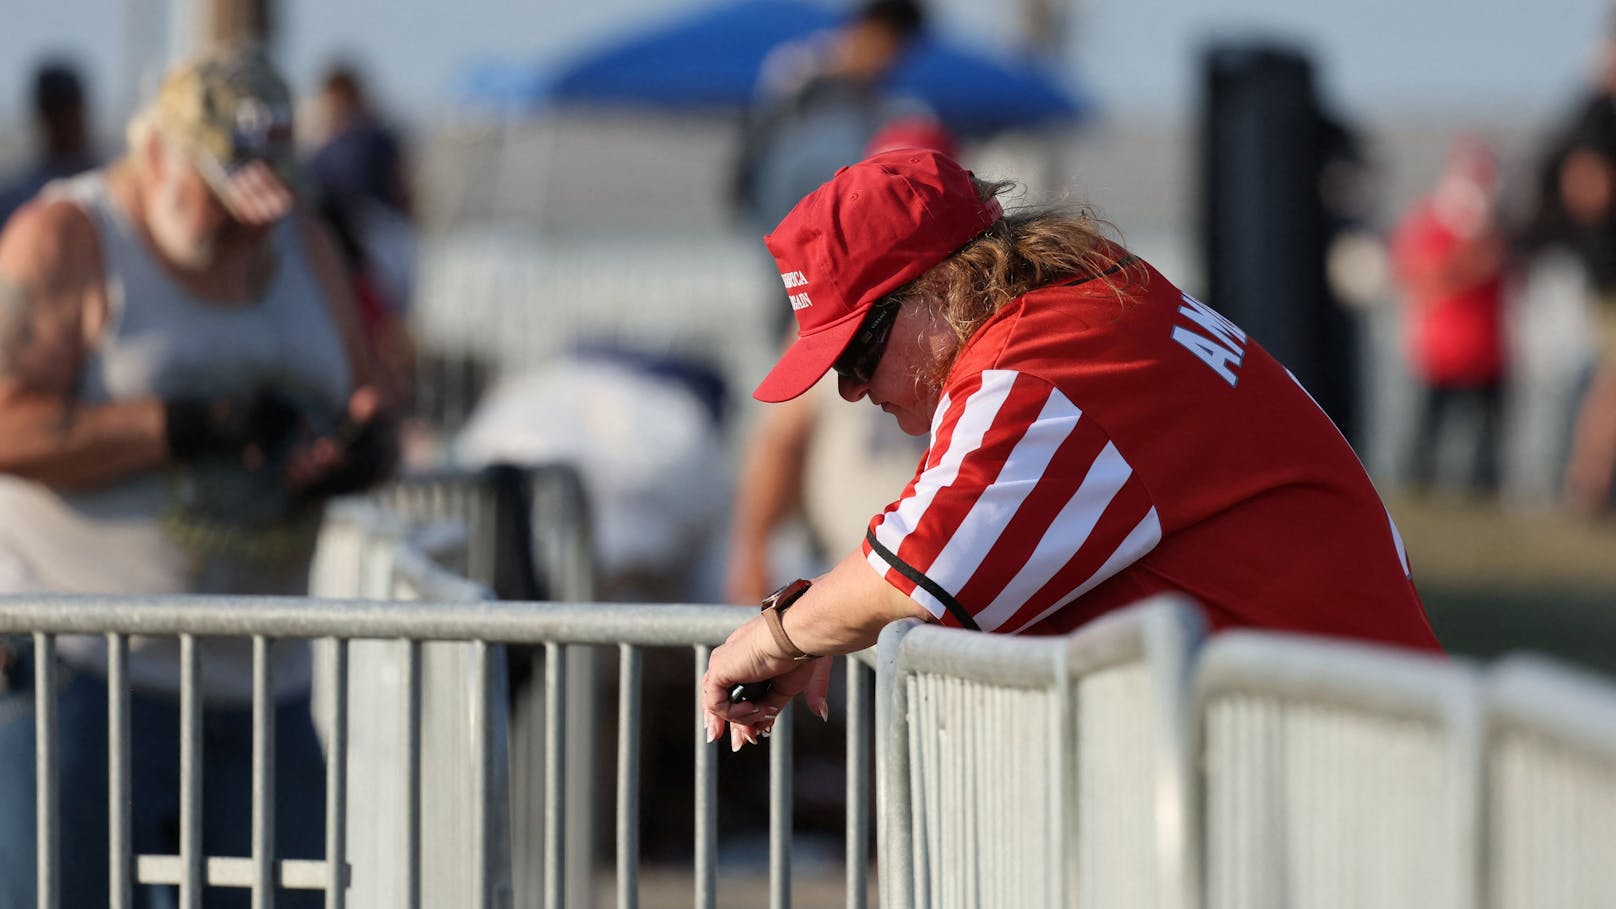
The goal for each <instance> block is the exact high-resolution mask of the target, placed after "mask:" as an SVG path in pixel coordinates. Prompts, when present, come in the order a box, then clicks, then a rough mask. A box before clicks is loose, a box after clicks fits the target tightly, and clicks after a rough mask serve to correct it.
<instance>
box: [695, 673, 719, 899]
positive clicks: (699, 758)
mask: <svg viewBox="0 0 1616 909" xmlns="http://www.w3.org/2000/svg"><path fill="white" fill-rule="evenodd" d="M712 651H713V649H712V648H711V647H708V646H706V645H700V646H697V647H696V909H713V903H714V898H715V897H716V895H717V882H716V881H715V880H714V874H713V865H714V860H715V857H716V853H717V852H718V849H717V838H718V830H717V828H718V799H717V798H716V796H715V790H716V789H717V788H718V763H717V762H716V761H714V760H713V747H712V746H711V745H709V744H708V743H707V723H706V717H705V716H704V715H703V714H702V711H701V677H702V676H703V675H706V674H707V658H708V656H710V655H711V654H712ZM723 740H724V738H723V736H722V735H721V736H719V741H720V742H722V741H723Z"/></svg>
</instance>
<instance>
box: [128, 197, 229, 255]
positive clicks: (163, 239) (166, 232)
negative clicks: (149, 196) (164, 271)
mask: <svg viewBox="0 0 1616 909" xmlns="http://www.w3.org/2000/svg"><path fill="white" fill-rule="evenodd" d="M146 229H147V230H148V231H149V232H150V233H151V236H152V239H153V240H154V241H155V242H156V243H157V248H158V250H159V251H161V252H162V254H163V255H164V256H165V257H167V258H168V259H169V261H171V262H173V263H174V264H175V265H178V266H179V267H180V268H183V269H186V270H188V271H202V270H203V269H206V268H207V267H208V266H210V265H212V264H213V261H214V259H215V258H216V257H217V256H218V253H219V243H218V237H217V235H212V234H210V235H209V236H208V237H207V238H206V239H205V240H202V241H190V240H187V239H185V238H183V237H181V236H179V233H180V231H179V230H178V229H177V228H176V227H175V226H174V223H173V214H172V206H171V204H170V200H169V199H168V198H167V197H166V196H165V194H163V193H161V192H160V193H159V199H158V204H157V205H154V206H152V209H151V212H150V214H149V215H148V216H147V219H146Z"/></svg>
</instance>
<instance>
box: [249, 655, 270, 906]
mask: <svg viewBox="0 0 1616 909" xmlns="http://www.w3.org/2000/svg"><path fill="white" fill-rule="evenodd" d="M272 673H273V669H272V668H271V666H270V661H269V639H268V638H266V637H264V636H263V635H254V636H253V739H252V742H253V744H252V747H253V752H252V862H253V868H252V906H253V909H274V906H275V858H276V856H275V695H274V687H273V683H274V679H273V678H272Z"/></svg>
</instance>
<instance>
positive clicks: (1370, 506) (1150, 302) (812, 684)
mask: <svg viewBox="0 0 1616 909" xmlns="http://www.w3.org/2000/svg"><path fill="white" fill-rule="evenodd" d="M1012 186H1013V184H1010V183H1004V182H997V183H995V182H984V181H982V180H978V179H976V178H975V177H974V176H972V175H971V174H970V173H968V172H967V171H965V170H964V169H962V168H961V167H960V166H959V165H958V164H956V163H955V162H954V161H953V160H951V159H949V158H947V157H945V156H943V155H941V154H938V153H937V152H933V151H923V150H920V149H897V150H893V151H889V152H885V153H882V154H878V155H875V156H873V157H871V158H868V159H866V160H865V161H863V162H861V163H859V164H855V165H853V166H851V167H848V168H844V169H843V170H841V171H839V172H838V173H837V175H836V176H835V177H834V178H833V179H832V180H831V181H830V182H828V183H826V184H825V185H824V186H821V187H820V188H819V189H817V190H815V191H814V192H813V193H812V194H810V195H809V196H808V197H807V198H805V199H803V200H802V202H801V203H799V204H798V205H797V207H796V208H795V209H793V210H792V212H791V213H790V214H789V215H787V216H786V218H785V220H784V221H782V222H781V224H780V226H779V227H778V228H776V229H775V231H774V232H773V233H772V234H770V235H769V236H768V237H767V238H766V240H765V242H766V243H767V245H768V247H769V250H770V252H772V253H773V254H774V257H775V259H776V261H777V262H778V264H779V267H780V272H781V277H782V280H783V281H784V282H785V284H786V287H787V289H788V292H789V294H790V295H791V305H792V309H793V310H794V312H795V315H796V318H797V323H798V337H797V340H796V342H795V343H794V344H792V346H791V347H790V348H788V349H787V350H786V352H785V353H784V354H783V355H782V356H781V358H780V360H779V362H778V363H777V364H776V365H775V367H774V368H773V370H772V371H770V373H769V374H768V376H767V377H765V378H764V380H763V382H762V383H761V384H760V385H759V386H758V388H757V390H756V392H755V396H756V397H757V398H758V399H760V400H763V401H768V402H779V401H785V400H789V399H791V398H794V397H796V396H797V395H800V394H802V393H803V392H805V391H807V390H808V389H809V388H810V387H811V386H812V385H813V384H814V383H815V382H816V381H818V379H819V378H820V376H822V375H824V374H825V373H826V372H828V371H830V370H832V369H834V370H835V371H836V372H837V374H838V381H839V383H840V391H841V395H842V397H843V398H845V399H847V400H848V401H850V402H857V401H860V400H862V399H864V398H869V399H870V402H871V403H873V404H874V405H876V406H878V407H880V408H881V409H882V410H884V411H886V412H887V413H889V414H891V415H892V416H893V418H894V419H896V420H897V422H898V425H899V426H901V427H902V428H903V429H904V430H905V431H906V432H908V433H910V434H912V435H929V437H930V446H929V448H928V450H927V452H926V454H925V455H924V456H923V457H922V459H921V462H920V464H919V465H918V467H917V469H916V473H915V476H914V479H913V480H911V481H910V483H909V485H908V486H907V488H905V489H903V490H902V491H901V492H899V493H898V498H897V500H896V501H895V502H893V503H892V504H891V505H889V506H887V508H886V510H884V511H883V512H882V513H881V514H878V515H876V516H875V517H874V519H873V520H871V522H870V525H869V528H868V531H867V532H866V534H865V537H864V541H863V543H862V545H860V546H859V547H858V548H857V549H855V550H854V551H853V552H852V553H850V554H849V555H848V556H847V557H846V558H845V559H843V560H842V561H841V562H840V563H839V564H838V565H837V566H836V567H835V568H833V569H832V570H831V571H829V572H828V573H826V574H824V575H822V576H821V577H819V578H816V579H814V580H812V581H808V580H799V581H796V582H793V583H792V584H789V585H787V586H786V587H784V588H782V589H781V591H779V592H777V593H776V594H773V595H771V596H770V597H769V598H768V599H766V600H765V601H764V610H763V612H762V613H760V614H759V616H758V617H757V618H755V619H753V620H752V621H749V622H747V623H746V624H744V625H742V626H741V627H740V628H739V629H737V630H736V631H735V633H734V634H732V635H730V637H729V639H728V640H727V641H726V642H725V643H724V644H723V645H721V646H720V647H718V648H717V649H715V650H714V651H713V653H712V656H711V661H710V663H709V665H708V668H707V673H706V676H705V677H704V679H703V682H702V706H703V709H704V711H705V712H706V731H707V736H708V739H709V740H715V739H717V738H718V736H719V735H720V734H722V733H723V731H724V726H725V724H726V723H728V724H729V727H730V738H731V744H732V746H733V747H735V748H739V747H740V746H741V744H742V743H744V742H755V741H756V740H757V737H758V736H759V735H762V734H766V733H767V732H768V731H769V729H770V727H771V726H772V724H773V722H774V718H775V717H776V715H778V713H779V711H780V710H781V709H782V708H783V707H784V706H785V705H786V704H787V703H788V702H789V701H790V699H791V698H793V697H795V696H796V695H797V694H799V693H804V692H806V694H805V699H806V701H807V704H808V707H809V709H810V710H812V711H813V712H815V713H817V714H819V715H820V716H824V715H825V712H826V710H827V701H826V689H827V687H828V684H829V673H830V661H829V660H828V659H825V658H826V657H828V656H830V655H832V654H843V653H849V652H852V651H855V650H860V649H863V648H865V647H868V646H870V645H871V644H873V643H874V642H875V640H876V638H877V636H878V635H879V633H880V631H881V629H882V628H883V627H884V626H886V625H887V624H888V623H889V622H892V621H894V620H897V619H901V618H906V617H916V618H920V619H923V620H926V621H929V622H938V623H941V624H943V625H945V626H950V627H957V628H968V629H973V630H980V631H988V632H995V633H1000V634H1061V633H1065V632H1069V631H1071V630H1073V629H1075V628H1077V627H1079V626H1081V625H1083V624H1084V623H1086V622H1088V621H1090V620H1092V619H1094V618H1096V617H1097V616H1100V615H1103V614H1105V613H1107V612H1110V611H1112V610H1115V609H1119V608H1121V607H1123V606H1126V605H1128V604H1130V603H1133V602H1135V601H1137V600H1140V599H1142V598H1144V597H1147V596H1150V595H1152V594H1155V593H1160V592H1163V591H1178V592H1182V593H1184V594H1187V595H1189V596H1190V597H1192V598H1194V599H1195V600H1196V601H1198V602H1199V603H1200V604H1201V607H1202V609H1203V610H1204V611H1205V614H1206V618H1207V620H1208V623H1209V625H1210V626H1211V627H1212V628H1213V629H1214V630H1216V629H1223V628H1236V627H1250V628H1269V629H1279V630H1285V631H1293V632H1303V633H1311V634H1320V635H1333V636H1338V637H1343V638H1352V639H1357V640H1361V641H1371V642H1376V643H1381V644H1391V645H1400V646H1404V647H1409V648H1414V649H1417V650H1425V651H1433V652H1434V651H1439V650H1440V647H1439V645H1438V643H1437V641H1436V638H1435V636H1434V635H1433V633H1432V631H1431V628H1430V624H1429V622H1428V621H1427V619H1426V616H1425V612H1424V608H1423V606H1422V605H1421V602H1420V598H1419V594H1418V593H1417V592H1416V590H1415V588H1414V583H1413V581H1412V580H1411V578H1410V575H1409V566H1408V560H1407V556H1406V554H1405V552H1404V549H1403V545H1402V541H1401V539H1400V538H1399V537H1398V534H1397V529H1396V527H1395V526H1393V524H1392V520H1391V517H1390V515H1389V514H1388V513H1387V511H1386V509H1385V507H1384V505H1383V504H1382V503H1381V501H1380V498H1379V496H1378V495H1377V493H1376V492H1375V489H1374V487H1373V485H1371V483H1370V480H1369V476H1368V475H1367V474H1366V473H1365V471H1364V469H1363V466H1362V465H1361V464H1360V463H1359V461H1358V458H1357V457H1356V455H1355V454H1354V453H1353V451H1352V449H1351V448H1350V447H1349V446H1348V444H1347V442H1346V440H1345V439H1344V438H1342V436H1341V434H1340V433H1339V432H1337V430H1336V428H1335V426H1334V425H1333V424H1332V423H1331V422H1330V420H1329V419H1328V418H1327V417H1326V416H1325V415H1324V413H1323V412H1322V411H1320V410H1319V408H1318V407H1317V405H1315V404H1314V402H1313V400H1312V398H1311V397H1310V396H1309V395H1308V393H1307V391H1306V390H1304V389H1303V388H1302V387H1301V385H1300V384H1298V383H1297V382H1296V380H1295V378H1294V377H1293V376H1292V375H1291V374H1290V372H1289V371H1288V370H1286V369H1285V367H1284V366H1282V365H1280V364H1279V363H1278V362H1277V361H1275V360H1274V359H1273V358H1272V357H1270V356H1269V355H1268V354H1267V353H1265V352H1264V351H1263V350H1262V348H1261V347H1259V346H1258V345H1257V344H1256V343H1255V342H1253V341H1252V340H1251V339H1250V338H1248V337H1247V336H1246V334H1245V332H1243V331H1242V330H1241V329H1240V328H1238V327H1237V326H1235V325H1233V324H1232V323H1230V322H1229V321H1228V320H1227V319H1225V318H1223V317H1222V316H1221V315H1219V314H1218V313H1217V312H1216V311H1214V310H1213V309H1212V308H1210V307H1209V306H1207V305H1206V304H1204V303H1202V302H1201V301H1199V300H1196V299H1195V298H1193V297H1191V296H1190V295H1188V294H1186V293H1183V292H1182V291H1180V290H1179V289H1178V288H1176V287H1174V286H1173V284H1172V283H1171V282H1169V281H1168V280H1167V279H1166V278H1165V277H1163V276H1162V275H1161V274H1160V273H1158V272H1157V271H1156V270H1155V269H1153V268H1151V267H1150V266H1149V265H1148V264H1146V263H1145V262H1144V261H1142V260H1140V259H1138V258H1137V257H1135V256H1133V255H1131V254H1130V253H1128V252H1127V250H1125V249H1123V248H1122V247H1121V246H1119V245H1117V244H1116V243H1114V242H1112V241H1110V240H1108V239H1106V238H1105V236H1104V235H1103V234H1102V232H1101V226H1100V224H1099V223H1098V222H1096V221H1095V220H1094V219H1093V218H1091V217H1089V216H1088V215H1086V214H1077V215H1069V214H1065V213H1062V212H1060V211H1057V210H1027V211H1020V212H1014V213H1011V214H1009V215H1005V214H1004V213H1003V212H1002V209H1001V206H1000V204H999V201H998V197H999V196H1000V195H1002V194H1004V193H1005V192H1006V191H1007V190H1009V189H1010V188H1011V187H1012ZM895 492H898V491H895ZM765 682H767V683H769V685H768V688H767V689H766V690H764V691H763V692H762V693H761V694H758V695H753V696H752V699H751V700H744V699H743V700H737V701H732V699H731V692H732V691H733V690H734V689H736V688H737V687H738V686H741V685H756V684H757V683H765Z"/></svg>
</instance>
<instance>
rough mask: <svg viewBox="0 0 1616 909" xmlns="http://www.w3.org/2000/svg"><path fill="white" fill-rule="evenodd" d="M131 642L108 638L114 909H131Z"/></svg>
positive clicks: (120, 637)
mask: <svg viewBox="0 0 1616 909" xmlns="http://www.w3.org/2000/svg"><path fill="white" fill-rule="evenodd" d="M129 757H130V753H129V639H128V638H126V637H124V636H123V635H121V634H109V635H107V887H108V898H107V901H108V904H109V906H110V907H111V909H130V905H131V904H132V903H133V902H134V888H133V883H132V882H131V881H130V879H129V866H130V855H129V851H130V846H129Z"/></svg>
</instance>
